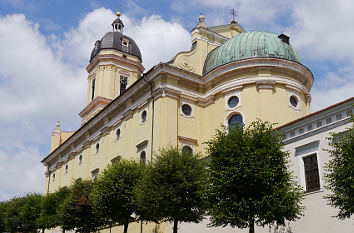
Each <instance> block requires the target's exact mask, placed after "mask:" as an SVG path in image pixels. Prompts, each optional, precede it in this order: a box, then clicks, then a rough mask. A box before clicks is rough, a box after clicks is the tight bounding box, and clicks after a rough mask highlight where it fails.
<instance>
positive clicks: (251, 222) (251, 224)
mask: <svg viewBox="0 0 354 233" xmlns="http://www.w3.org/2000/svg"><path fill="white" fill-rule="evenodd" d="M249 233H254V219H253V218H252V219H251V220H250V230H249Z"/></svg>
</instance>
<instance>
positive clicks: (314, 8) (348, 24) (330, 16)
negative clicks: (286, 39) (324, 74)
mask: <svg viewBox="0 0 354 233" xmlns="http://www.w3.org/2000/svg"><path fill="white" fill-rule="evenodd" d="M353 11H354V2H353V1H352V0H337V1H331V0H325V1H321V3H320V4H319V2H318V1H316V0H306V1H301V2H298V1H297V2H296V4H294V10H293V15H292V17H293V23H292V26H290V27H289V28H288V32H289V34H291V35H293V36H294V39H293V41H292V42H293V44H294V45H295V47H296V48H297V50H299V51H301V54H302V55H303V56H306V57H309V58H311V59H314V60H329V61H333V62H338V61H350V62H352V63H354V46H353V41H354V30H352V27H353V22H354V14H353Z"/></svg>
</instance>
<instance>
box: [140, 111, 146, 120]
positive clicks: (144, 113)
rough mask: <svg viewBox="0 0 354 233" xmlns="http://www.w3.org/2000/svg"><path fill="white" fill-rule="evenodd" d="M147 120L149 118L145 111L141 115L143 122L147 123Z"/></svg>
mask: <svg viewBox="0 0 354 233" xmlns="http://www.w3.org/2000/svg"><path fill="white" fill-rule="evenodd" d="M146 118H147V112H146V110H144V111H143V112H142V113H141V122H145V121H146Z"/></svg>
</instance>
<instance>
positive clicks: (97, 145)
mask: <svg viewBox="0 0 354 233" xmlns="http://www.w3.org/2000/svg"><path fill="white" fill-rule="evenodd" d="M99 151H100V144H99V143H96V153H98V152H99Z"/></svg>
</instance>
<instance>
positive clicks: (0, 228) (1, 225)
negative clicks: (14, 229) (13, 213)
mask: <svg viewBox="0 0 354 233" xmlns="http://www.w3.org/2000/svg"><path fill="white" fill-rule="evenodd" d="M5 214H6V202H0V232H5V231H6V230H5Z"/></svg>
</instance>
